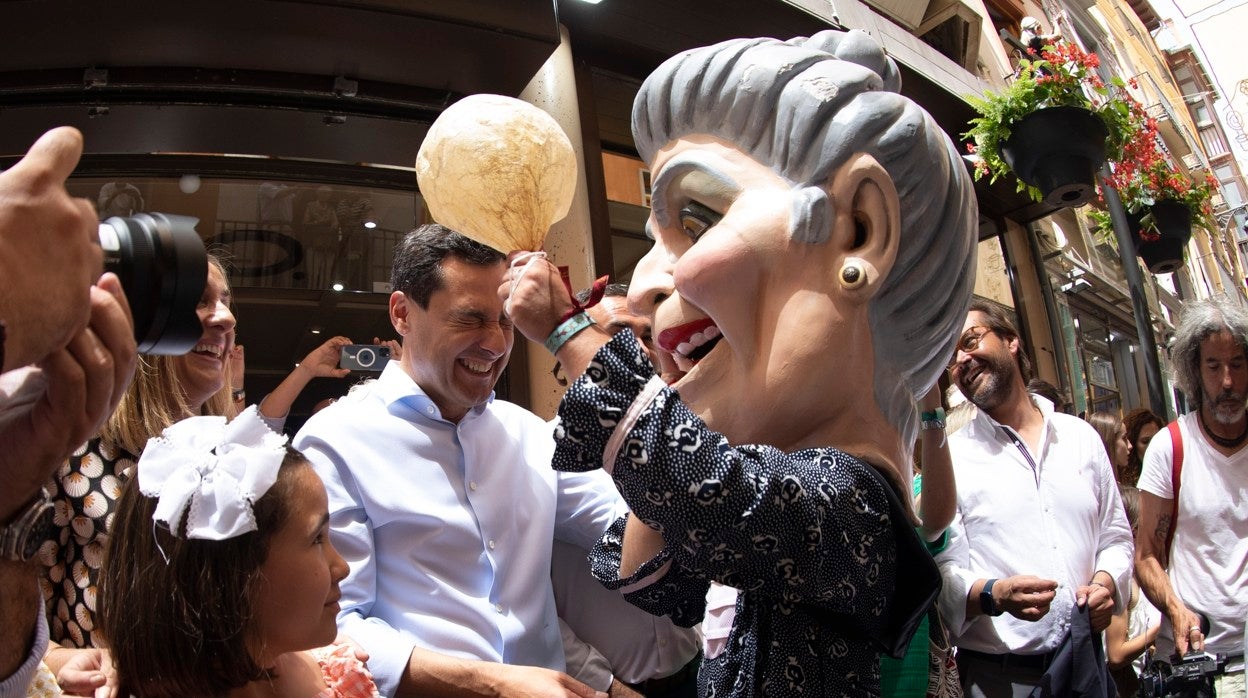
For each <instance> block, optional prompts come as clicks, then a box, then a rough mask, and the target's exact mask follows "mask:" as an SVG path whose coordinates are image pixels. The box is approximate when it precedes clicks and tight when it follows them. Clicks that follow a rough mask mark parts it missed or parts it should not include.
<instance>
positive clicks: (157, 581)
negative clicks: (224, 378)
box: [99, 407, 377, 698]
mask: <svg viewBox="0 0 1248 698" xmlns="http://www.w3.org/2000/svg"><path fill="white" fill-rule="evenodd" d="M328 522H329V514H328V502H327V500H326V496H325V488H324V486H323V485H322V484H321V481H320V479H319V478H318V477H317V475H316V473H315V472H313V470H312V468H311V466H309V465H308V463H307V461H306V460H305V459H304V458H303V456H302V455H301V454H300V453H299V452H298V451H295V450H293V449H291V448H289V447H288V446H287V445H286V439H285V438H284V437H281V436H278V435H277V434H274V433H273V432H272V431H270V430H269V429H268V427H266V426H265V425H264V423H263V422H262V421H261V420H260V419H259V417H258V416H257V414H256V408H254V407H251V408H248V409H247V410H246V411H244V412H243V414H241V415H239V416H238V417H237V418H236V419H235V420H234V421H232V422H230V423H229V424H228V425H227V424H226V423H225V419H224V418H220V417H193V418H191V419H186V420H183V421H181V422H179V423H177V424H174V425H173V426H171V427H169V428H168V429H166V430H165V431H164V433H163V434H162V436H161V437H158V438H155V439H152V440H151V441H149V442H148V444H147V447H146V448H145V449H144V452H143V456H142V458H141V460H140V464H139V468H138V476H137V477H136V478H133V479H132V480H131V481H130V482H128V483H126V486H125V489H124V490H123V492H122V495H121V498H120V500H119V502H118V507H117V514H116V520H115V521H114V522H113V525H112V531H113V534H112V536H111V537H110V540H109V543H108V548H107V551H106V554H105V561H104V570H103V575H102V580H101V590H100V594H101V598H100V614H99V615H100V624H99V629H100V631H101V632H102V633H103V635H104V637H105V639H106V640H107V643H108V645H109V647H110V648H111V650H112V658H113V664H114V666H115V667H116V670H117V681H118V688H119V689H120V692H121V695H134V696H137V697H138V698H161V697H164V696H205V697H206V696H232V697H233V696H290V697H292V698H312V697H316V698H321V697H331V696H332V697H349V698H357V697H359V698H364V697H370V696H376V695H377V691H376V687H375V686H374V685H373V682H372V678H371V676H370V675H369V674H368V672H367V670H365V669H364V667H363V664H361V663H360V662H359V660H358V659H356V658H355V656H354V652H353V649H352V648H351V647H350V646H348V645H340V646H337V647H329V648H325V649H322V650H316V651H314V652H310V653H309V652H306V651H304V650H309V649H311V648H315V647H323V646H325V645H329V644H330V643H332V642H333V640H334V636H335V634H336V632H337V628H336V624H335V621H336V616H337V613H338V598H339V595H340V594H339V591H338V583H339V582H340V581H341V580H342V579H343V578H345V577H346V576H347V564H346V562H345V561H344V560H343V559H342V557H341V556H339V555H338V552H337V551H336V550H334V546H333V545H332V544H331V543H330V540H329V526H328Z"/></svg>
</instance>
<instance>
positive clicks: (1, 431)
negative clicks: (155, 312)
mask: <svg viewBox="0 0 1248 698" xmlns="http://www.w3.org/2000/svg"><path fill="white" fill-rule="evenodd" d="M89 288H90V291H89V298H90V302H89V304H88V307H89V310H90V317H91V322H90V324H89V325H88V326H87V327H84V328H83V329H81V330H80V331H79V332H78V333H77V334H75V335H74V336H73V338H72V339H71V340H70V342H69V344H68V345H67V346H66V347H65V348H63V349H58V350H56V351H54V352H52V353H51V354H49V355H48V357H47V358H46V359H44V360H43V361H42V362H41V363H40V364H39V368H38V369H34V368H31V369H28V370H26V372H25V374H24V375H21V376H20V378H19V380H21V387H20V388H19V389H18V390H17V391H15V392H14V394H13V396H12V397H11V398H10V399H9V400H8V401H7V403H8V404H6V405H4V410H3V412H2V413H0V442H3V443H4V444H6V447H5V448H3V449H0V473H2V474H3V476H4V478H5V481H6V482H5V487H4V488H3V489H2V490H0V518H8V517H10V516H11V515H12V513H13V512H14V511H15V510H16V507H18V506H20V505H21V504H22V502H25V501H29V500H30V499H31V498H32V497H33V496H34V495H35V494H37V493H38V492H39V489H40V488H41V487H42V486H43V484H44V483H45V482H47V480H48V478H49V477H51V476H52V473H53V472H54V471H55V470H56V468H57V467H59V466H60V464H61V462H62V461H63V460H64V459H65V458H66V457H68V456H69V454H71V453H73V451H74V449H75V448H77V447H78V446H80V445H81V444H83V443H84V442H86V440H87V439H88V438H90V437H91V435H92V434H94V433H95V432H96V431H97V430H98V429H99V427H100V424H101V423H103V421H104V420H105V419H106V418H107V417H108V416H109V415H111V414H112V413H113V410H115V409H116V408H117V403H118V402H120V401H121V397H122V395H123V394H124V393H125V390H126V386H128V385H129V384H130V378H131V376H133V375H134V367H135V363H136V361H137V358H138V355H137V353H136V348H135V341H134V325H133V322H132V320H131V319H130V307H129V305H127V304H126V297H125V295H123V294H122V292H121V283H120V282H119V281H118V280H117V277H116V276H115V275H113V274H105V275H104V276H103V277H101V278H100V283H99V285H97V286H91V287H89Z"/></svg>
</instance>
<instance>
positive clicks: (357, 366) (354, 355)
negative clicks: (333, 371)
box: [338, 344, 390, 371]
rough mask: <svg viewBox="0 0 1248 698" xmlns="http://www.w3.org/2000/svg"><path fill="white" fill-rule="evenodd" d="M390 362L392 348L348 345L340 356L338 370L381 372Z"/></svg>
mask: <svg viewBox="0 0 1248 698" xmlns="http://www.w3.org/2000/svg"><path fill="white" fill-rule="evenodd" d="M389 362H390V347H387V346H385V345H382V344H348V345H347V346H345V347H343V348H342V351H341V352H340V353H339V355H338V368H349V369H351V370H352V371H380V370H382V369H384V368H385V367H386V364H387V363H389Z"/></svg>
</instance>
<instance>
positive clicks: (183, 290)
mask: <svg viewBox="0 0 1248 698" xmlns="http://www.w3.org/2000/svg"><path fill="white" fill-rule="evenodd" d="M198 222H199V221H198V219H196V218H192V217H190V216H177V215H173V214H167V213H137V214H135V215H133V216H127V217H124V218H122V217H119V216H113V217H112V218H108V219H106V220H104V221H103V222H101V223H100V247H102V248H103V249H104V270H105V271H111V272H113V273H115V274H117V276H118V278H120V279H121V287H122V289H124V290H125V292H126V301H128V302H129V303H130V312H131V314H132V315H133V316H134V338H135V341H136V342H138V345H139V352H140V353H143V354H165V355H174V354H185V353H186V352H188V351H190V350H191V349H193V348H194V347H195V344H196V343H197V342H199V338H200V337H201V336H203V334H204V328H203V326H202V325H201V324H200V322H199V316H198V315H197V314H196V312H195V308H196V307H197V306H198V305H199V299H200V297H202V296H203V294H204V285H205V284H206V283H207V279H208V256H207V254H206V253H205V251H204V242H203V240H201V239H200V238H199V233H197V232H195V224H196V223H198Z"/></svg>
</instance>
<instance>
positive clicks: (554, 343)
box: [542, 311, 594, 354]
mask: <svg viewBox="0 0 1248 698" xmlns="http://www.w3.org/2000/svg"><path fill="white" fill-rule="evenodd" d="M592 324H594V320H593V318H591V317H590V316H589V315H588V314H587V313H585V312H584V311H581V312H579V313H577V314H575V315H573V316H572V317H570V318H568V319H567V320H564V321H563V322H561V323H559V326H558V327H556V328H555V331H554V332H551V333H550V336H549V337H547V338H546V341H545V342H542V344H543V345H545V346H546V351H549V352H550V353H551V354H555V353H558V351H559V349H560V348H561V347H563V345H564V344H567V342H568V340H569V339H572V338H573V337H574V336H576V334H577V333H578V332H580V331H581V330H583V329H585V328H586V327H589V326H590V325H592Z"/></svg>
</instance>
